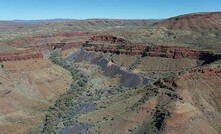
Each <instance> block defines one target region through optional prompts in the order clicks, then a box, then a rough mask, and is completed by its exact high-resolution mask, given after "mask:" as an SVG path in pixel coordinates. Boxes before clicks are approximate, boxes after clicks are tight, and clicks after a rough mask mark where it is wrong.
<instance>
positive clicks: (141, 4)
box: [0, 0, 221, 20]
mask: <svg viewBox="0 0 221 134" xmlns="http://www.w3.org/2000/svg"><path fill="white" fill-rule="evenodd" d="M212 11H221V0H0V20H13V19H23V20H33V19H55V18H69V19H87V18H114V19H153V18H155V19H161V18H168V17H173V16H176V15H181V14H186V13H193V12H212Z"/></svg>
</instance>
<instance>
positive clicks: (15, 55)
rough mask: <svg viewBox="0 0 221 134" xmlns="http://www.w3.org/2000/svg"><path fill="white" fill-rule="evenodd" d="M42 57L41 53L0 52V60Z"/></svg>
mask: <svg viewBox="0 0 221 134" xmlns="http://www.w3.org/2000/svg"><path fill="white" fill-rule="evenodd" d="M37 58H43V54H42V53H38V52H37V53H26V52H24V53H0V62H3V61H18V60H28V59H37Z"/></svg>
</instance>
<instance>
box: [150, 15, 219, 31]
mask: <svg viewBox="0 0 221 134" xmlns="http://www.w3.org/2000/svg"><path fill="white" fill-rule="evenodd" d="M154 26H155V27H166V28H167V29H178V30H194V31H204V30H209V31H218V30H221V12H211V13H193V14H186V15H181V16H177V17H173V18H169V19H166V20H163V21H160V22H157V23H156V24H155V25H154Z"/></svg>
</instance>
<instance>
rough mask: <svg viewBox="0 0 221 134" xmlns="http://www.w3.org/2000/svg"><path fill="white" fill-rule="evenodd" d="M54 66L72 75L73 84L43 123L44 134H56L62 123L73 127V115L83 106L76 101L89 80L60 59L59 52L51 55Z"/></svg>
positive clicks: (48, 112)
mask: <svg viewBox="0 0 221 134" xmlns="http://www.w3.org/2000/svg"><path fill="white" fill-rule="evenodd" d="M49 59H50V60H51V61H52V62H53V63H54V64H57V65H59V66H61V67H63V68H65V69H66V70H68V71H69V72H70V73H71V76H72V78H73V82H72V83H71V85H70V88H69V89H68V90H67V92H66V93H64V94H63V95H61V96H60V97H59V99H58V100H57V101H56V102H55V104H54V105H53V106H50V107H49V109H48V111H47V113H46V116H45V120H44V123H43V128H42V133H45V134H49V133H56V132H57V131H58V130H59V129H60V127H59V124H60V123H61V122H62V123H63V125H64V126H68V125H71V124H72V123H73V118H71V113H72V112H73V111H74V110H76V109H77V108H78V107H79V106H81V104H76V99H77V97H78V95H79V94H81V93H82V91H84V88H85V86H86V84H87V78H86V77H85V76H84V75H83V74H82V73H80V71H79V70H77V69H76V67H74V66H71V65H68V64H67V63H65V62H64V61H63V60H62V59H61V58H59V57H58V51H57V50H55V51H54V52H52V53H51V56H50V58H49Z"/></svg>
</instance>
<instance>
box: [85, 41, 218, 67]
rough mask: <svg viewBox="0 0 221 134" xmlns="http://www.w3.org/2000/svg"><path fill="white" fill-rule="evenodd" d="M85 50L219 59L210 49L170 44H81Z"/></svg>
mask: <svg viewBox="0 0 221 134" xmlns="http://www.w3.org/2000/svg"><path fill="white" fill-rule="evenodd" d="M83 46H84V48H85V50H86V51H95V52H103V53H116V54H126V55H141V56H150V57H164V58H173V59H180V58H189V59H199V60H203V61H204V63H203V64H209V63H212V62H214V61H216V60H219V59H221V54H215V53H213V52H210V51H197V50H192V49H189V48H183V47H172V46H147V45H145V44H128V45H122V46H121V47H119V45H111V46H107V45H105V44H104V45H100V44H93V43H88V44H84V45H83Z"/></svg>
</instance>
